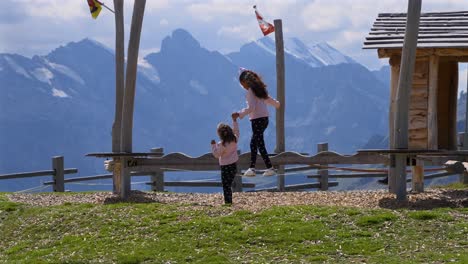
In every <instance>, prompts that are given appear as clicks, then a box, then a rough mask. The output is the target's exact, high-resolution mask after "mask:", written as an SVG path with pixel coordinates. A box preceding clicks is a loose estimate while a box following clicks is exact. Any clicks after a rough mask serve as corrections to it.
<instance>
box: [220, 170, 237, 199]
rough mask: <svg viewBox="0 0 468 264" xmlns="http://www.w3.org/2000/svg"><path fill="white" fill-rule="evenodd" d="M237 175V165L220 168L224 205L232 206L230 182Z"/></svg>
mask: <svg viewBox="0 0 468 264" xmlns="http://www.w3.org/2000/svg"><path fill="white" fill-rule="evenodd" d="M236 173H237V164H236V163H232V164H229V165H222V166H221V181H222V183H223V194H224V203H226V204H232V189H231V187H232V182H233V181H234V177H236Z"/></svg>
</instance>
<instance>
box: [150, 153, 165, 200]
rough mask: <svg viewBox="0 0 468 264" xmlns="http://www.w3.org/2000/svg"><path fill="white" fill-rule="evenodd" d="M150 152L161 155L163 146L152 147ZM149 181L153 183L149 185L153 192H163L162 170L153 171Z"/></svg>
mask: <svg viewBox="0 0 468 264" xmlns="http://www.w3.org/2000/svg"><path fill="white" fill-rule="evenodd" d="M151 152H152V153H158V154H160V156H159V157H162V156H163V155H164V148H152V149H151ZM153 157H155V156H153ZM151 182H152V183H153V184H152V185H151V190H152V191H153V192H164V171H162V170H157V171H155V172H154V173H152V174H151Z"/></svg>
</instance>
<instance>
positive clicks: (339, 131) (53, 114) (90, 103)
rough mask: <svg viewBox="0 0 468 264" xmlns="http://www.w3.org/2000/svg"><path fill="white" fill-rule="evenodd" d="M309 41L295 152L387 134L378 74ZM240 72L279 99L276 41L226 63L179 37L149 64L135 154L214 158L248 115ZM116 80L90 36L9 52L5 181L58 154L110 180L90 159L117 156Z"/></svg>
mask: <svg viewBox="0 0 468 264" xmlns="http://www.w3.org/2000/svg"><path fill="white" fill-rule="evenodd" d="M259 43H260V44H259ZM301 43H302V42H300V41H299V40H297V39H296V40H295V41H294V45H292V44H290V42H288V44H287V56H286V135H287V138H286V147H287V149H288V150H293V151H301V152H304V151H305V152H314V150H315V147H316V143H318V142H322V141H327V142H329V143H330V149H332V150H336V151H338V152H346V153H349V152H352V151H353V150H355V149H357V148H359V147H360V146H362V145H363V144H364V143H365V142H367V141H368V139H369V138H370V137H371V136H372V135H374V134H376V133H380V134H384V133H385V132H386V125H387V124H386V123H387V122H386V116H387V115H386V111H387V106H386V105H387V101H386V100H387V99H388V98H387V95H388V92H387V90H386V88H385V87H384V86H383V84H382V83H381V82H380V81H379V80H378V79H377V78H376V77H375V76H374V74H373V73H372V72H370V71H369V70H367V69H366V68H365V67H363V66H362V65H360V64H357V63H354V62H352V61H350V60H347V59H346V58H347V57H346V56H344V55H343V57H344V58H345V59H343V60H342V61H347V63H338V62H339V61H340V57H339V56H338V55H337V53H336V52H335V50H334V49H333V48H328V49H327V48H326V47H327V46H323V45H322V47H325V48H322V49H320V50H321V51H322V53H319V52H315V53H314V52H313V51H314V49H313V47H305V45H302V44H301ZM268 45H270V49H268V48H266V47H268ZM301 47H302V50H301V49H300V48H301ZM326 50H329V51H330V54H328V53H327V52H325V51H326ZM273 51H274V50H273ZM338 53H339V52H338ZM319 54H321V55H320V56H319ZM314 60H315V62H316V63H317V64H316V65H312V62H313V61H314ZM325 64H326V66H325ZM318 65H322V66H318ZM239 66H243V67H246V68H249V69H253V70H255V71H257V72H259V73H260V74H261V75H262V76H263V77H264V80H265V82H266V83H267V85H268V88H269V91H270V93H271V94H272V96H275V94H276V91H275V90H276V78H275V70H276V69H275V67H276V65H275V56H274V52H272V50H271V42H269V41H268V40H267V38H264V39H261V40H259V41H257V42H252V43H248V44H246V45H244V46H242V47H241V48H240V51H239V52H235V53H231V54H228V55H223V54H221V53H219V52H217V51H209V50H207V49H205V48H204V47H203V45H202V44H200V43H199V42H198V41H197V40H196V39H195V38H193V36H192V35H191V34H190V33H189V32H187V31H186V30H182V29H178V30H175V31H174V32H173V33H172V34H171V35H170V36H167V37H166V38H165V39H164V40H163V42H162V45H161V49H160V51H159V52H157V53H153V54H149V55H148V56H146V57H145V58H141V59H140V61H139V69H138V71H139V74H138V78H137V85H136V98H135V113H134V132H133V137H134V143H133V149H134V151H139V152H146V151H148V150H149V149H150V148H152V147H164V148H165V152H166V153H167V152H174V151H180V152H185V153H187V154H189V155H192V156H197V155H200V154H203V153H206V152H209V142H210V140H211V139H215V138H216V131H215V128H216V125H217V124H218V123H219V122H230V114H231V113H232V112H233V111H236V110H239V109H241V108H242V107H244V106H245V97H244V94H245V91H244V90H243V89H242V88H241V87H240V85H239V83H238V80H237V78H238V75H237V74H238V67H239ZM114 75H115V67H114V53H113V51H112V50H110V49H109V48H106V47H104V46H103V45H102V44H100V43H97V42H95V41H93V40H89V39H85V40H82V41H79V42H72V43H69V44H67V45H65V46H62V47H59V48H57V49H55V50H54V51H52V52H51V53H49V54H48V55H46V56H35V57H33V58H26V57H23V56H21V55H15V54H0V83H1V84H2V85H1V86H0V90H1V91H0V92H1V93H2V95H3V96H2V97H0V132H1V134H2V137H0V144H1V146H2V148H1V150H0V172H2V173H9V172H18V171H20V170H22V171H29V170H42V169H48V165H47V164H49V163H50V157H51V156H55V155H64V156H65V161H66V164H65V165H66V167H77V168H78V169H79V171H80V174H79V175H82V176H86V175H91V174H99V173H104V171H103V166H102V160H98V159H94V158H87V157H85V156H84V155H85V154H86V153H89V152H106V151H110V148H111V127H112V122H113V118H114V100H115V99H114V96H115V91H114V89H115V79H114ZM270 113H271V117H272V118H271V122H270V124H271V125H270V127H269V128H268V129H267V131H266V134H265V135H266V141H267V146H268V149H269V150H270V151H272V150H273V148H274V140H275V119H274V110H273V109H270ZM241 131H242V136H241V140H240V148H241V149H242V150H243V151H248V150H249V137H250V123H249V122H248V121H247V120H242V121H241ZM12 157H13V158H12ZM75 176H76V175H75ZM171 177H180V176H171V175H170V174H169V175H168V179H169V180H174V179H175V178H171ZM214 177H217V176H214ZM46 179H47V180H49V178H46ZM34 180H37V179H34ZM5 183H7V182H2V184H1V185H0V186H1V187H2V189H1V190H5V188H6V186H8V185H5ZM22 183H23V182H22ZM11 184H14V183H11ZM36 185H37V184H36ZM12 186H13V185H12ZM26 187H28V186H26ZM67 188H69V187H67ZM70 188H71V187H70ZM7 189H8V190H11V186H10V187H8V188H7ZM71 189H72V188H71Z"/></svg>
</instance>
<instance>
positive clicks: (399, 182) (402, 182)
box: [395, 154, 408, 201]
mask: <svg viewBox="0 0 468 264" xmlns="http://www.w3.org/2000/svg"><path fill="white" fill-rule="evenodd" d="M407 158H408V156H407V155H406V154H395V173H396V175H395V194H396V198H397V200H398V201H406V199H407V197H406V164H407V163H406V162H407Z"/></svg>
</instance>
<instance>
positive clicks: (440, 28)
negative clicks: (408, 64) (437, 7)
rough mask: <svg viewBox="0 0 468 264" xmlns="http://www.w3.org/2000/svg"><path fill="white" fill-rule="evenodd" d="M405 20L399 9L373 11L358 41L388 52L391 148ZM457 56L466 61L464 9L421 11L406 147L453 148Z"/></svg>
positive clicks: (382, 53)
mask: <svg viewBox="0 0 468 264" xmlns="http://www.w3.org/2000/svg"><path fill="white" fill-rule="evenodd" d="M405 26H406V14H405V13H394V14H390V13H383V14H379V15H378V17H377V19H376V20H375V22H374V25H373V26H372V28H371V31H370V32H369V35H368V36H367V37H366V41H365V42H364V46H363V48H364V49H377V51H378V56H379V58H389V64H390V66H391V83H390V87H391V88H390V90H391V91H390V111H389V130H390V133H389V135H390V147H391V148H394V147H395V143H394V133H395V131H394V120H395V100H396V91H397V88H398V78H399V70H400V60H401V53H402V47H403V40H404V36H405ZM459 62H468V11H463V12H438V13H422V14H421V17H420V25H419V34H418V44H417V50H416V63H415V68H414V73H413V83H412V88H411V98H410V105H409V117H408V123H409V124H408V145H409V148H410V149H434V150H436V149H448V150H455V149H456V147H457V144H456V143H457V142H456V139H457V136H456V132H457V131H456V123H457V93H458V91H457V90H458V63H459Z"/></svg>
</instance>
